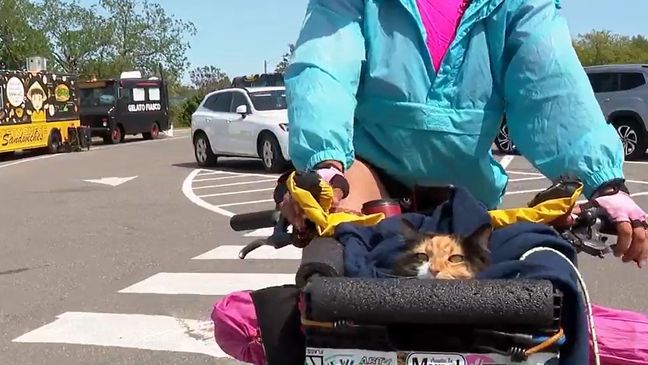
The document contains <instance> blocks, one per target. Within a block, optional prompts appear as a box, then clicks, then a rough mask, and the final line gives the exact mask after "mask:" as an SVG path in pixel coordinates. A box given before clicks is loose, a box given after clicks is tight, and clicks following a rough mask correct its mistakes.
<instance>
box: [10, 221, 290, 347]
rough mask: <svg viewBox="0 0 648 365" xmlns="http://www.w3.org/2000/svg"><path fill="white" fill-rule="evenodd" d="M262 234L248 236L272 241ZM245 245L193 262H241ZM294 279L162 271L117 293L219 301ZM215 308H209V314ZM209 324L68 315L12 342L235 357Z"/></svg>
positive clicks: (283, 255) (268, 256) (262, 251)
mask: <svg viewBox="0 0 648 365" xmlns="http://www.w3.org/2000/svg"><path fill="white" fill-rule="evenodd" d="M269 233H271V231H270V230H265V229H264V230H257V231H252V232H250V233H248V234H247V236H255V237H259V236H267V234H269ZM241 248H243V245H224V246H218V247H216V248H214V249H213V250H210V251H207V252H205V253H203V254H201V255H198V256H196V257H194V258H188V260H192V259H193V260H214V261H218V260H238V252H239V250H240V249H241ZM300 254H301V250H300V249H298V248H295V247H292V246H291V247H286V248H284V249H281V250H274V249H272V248H270V247H265V246H264V247H261V248H259V249H257V250H255V251H253V252H252V253H251V254H250V255H249V256H248V258H246V260H248V259H249V260H278V259H279V260H298V259H299V258H300ZM294 280H295V275H294V274H277V273H262V272H261V273H212V272H206V273H169V272H160V273H157V274H154V275H152V276H150V277H148V278H146V279H144V280H142V281H139V282H137V283H134V284H132V285H131V286H128V287H126V288H124V289H122V290H119V291H118V293H121V294H124V295H126V294H128V295H138V294H155V295H202V296H214V297H215V298H217V297H220V296H223V295H226V294H228V293H231V292H233V291H238V290H254V289H260V288H265V287H269V286H275V285H283V284H292V283H294ZM209 310H210V309H209V308H206V311H205V312H206V313H209V312H208V311H209ZM213 331H214V328H213V323H212V321H211V320H210V319H209V317H206V318H200V319H196V318H194V319H187V318H177V317H173V316H162V315H154V314H145V313H141V314H133V313H98V312H65V313H61V314H59V315H58V316H56V319H55V320H54V321H52V322H50V323H48V324H45V325H44V326H42V327H39V328H36V329H33V330H32V331H30V332H27V333H25V334H23V335H21V336H19V337H17V338H15V339H14V340H13V342H16V343H32V344H34V343H42V344H74V345H87V346H102V347H115V348H127V349H138V350H151V351H165V352H181V353H194V354H202V355H208V356H212V357H214V358H231V357H230V356H228V355H227V354H226V353H224V352H223V351H222V350H221V349H220V348H219V346H218V345H217V344H216V342H215V340H214V332H213Z"/></svg>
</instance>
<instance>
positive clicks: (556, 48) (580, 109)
mask: <svg viewBox="0 0 648 365" xmlns="http://www.w3.org/2000/svg"><path fill="white" fill-rule="evenodd" d="M509 6H510V8H509V10H508V13H507V22H508V26H507V38H506V44H505V51H504V57H505V59H508V60H509V61H508V62H507V63H506V65H505V67H506V69H505V70H504V83H503V85H504V95H505V99H506V100H505V102H506V111H505V112H506V119H507V126H508V128H509V133H510V136H511V138H512V140H513V141H514V142H515V144H516V145H517V147H518V148H519V150H520V152H521V153H522V154H523V155H524V156H525V157H526V158H527V159H528V160H529V161H530V162H531V163H532V164H533V165H534V166H535V167H536V168H537V169H538V170H539V171H540V172H541V173H542V174H544V175H545V176H547V177H548V178H549V179H552V180H555V179H557V178H559V177H560V176H575V177H578V178H580V179H581V180H582V181H583V183H584V185H585V186H584V194H585V195H586V196H587V197H588V198H589V197H590V196H591V194H592V192H593V191H594V190H595V189H596V188H597V187H599V186H600V185H601V184H602V183H604V182H607V181H610V180H613V179H618V178H623V159H624V156H623V146H622V144H621V141H620V138H619V137H618V134H617V133H616V131H615V129H614V127H612V126H611V125H609V124H607V122H606V120H605V117H604V116H603V113H602V111H601V107H600V106H599V104H598V102H597V100H596V97H595V96H594V92H593V91H592V87H591V84H590V83H589V80H588V78H587V75H586V73H585V71H584V69H583V67H582V65H581V63H580V61H579V59H578V57H577V55H576V52H575V50H574V48H573V46H572V43H571V38H570V33H569V29H568V27H567V23H566V21H565V19H564V18H563V17H562V16H561V15H560V14H559V13H558V9H559V4H558V1H556V0H513V1H511V2H509Z"/></svg>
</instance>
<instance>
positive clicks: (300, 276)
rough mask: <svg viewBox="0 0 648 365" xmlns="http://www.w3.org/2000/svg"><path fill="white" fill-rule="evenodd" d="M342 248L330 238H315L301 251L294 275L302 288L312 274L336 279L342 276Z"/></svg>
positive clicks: (298, 285)
mask: <svg viewBox="0 0 648 365" xmlns="http://www.w3.org/2000/svg"><path fill="white" fill-rule="evenodd" d="M343 255H344V248H343V246H342V245H341V244H340V243H339V242H338V241H336V240H334V239H332V238H315V239H314V240H312V241H311V242H310V243H309V244H308V245H307V246H306V247H304V248H303V250H302V259H301V265H300V266H299V269H298V270H297V274H296V275H295V283H296V284H297V287H299V288H302V287H304V286H305V285H306V283H307V281H308V280H309V279H310V278H311V276H313V275H314V274H317V275H320V276H330V277H337V276H343V275H344V257H343Z"/></svg>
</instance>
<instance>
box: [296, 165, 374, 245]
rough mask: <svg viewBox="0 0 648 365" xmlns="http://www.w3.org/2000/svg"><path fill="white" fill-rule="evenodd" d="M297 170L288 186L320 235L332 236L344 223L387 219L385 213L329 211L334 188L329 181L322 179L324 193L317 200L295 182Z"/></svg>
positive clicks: (370, 223)
mask: <svg viewBox="0 0 648 365" xmlns="http://www.w3.org/2000/svg"><path fill="white" fill-rule="evenodd" d="M294 177H295V172H293V173H292V174H290V176H289V177H288V179H287V180H286V187H287V188H288V191H289V192H290V195H291V196H292V198H293V199H295V201H296V202H297V204H299V206H300V207H301V208H302V209H303V210H304V214H305V215H306V217H307V218H308V219H309V220H311V221H312V222H313V223H315V226H316V227H317V235H318V236H332V235H333V232H334V231H335V227H337V225H339V224H342V223H355V224H360V225H363V226H373V225H376V224H378V222H380V221H382V220H383V219H385V215H384V214H383V213H376V214H369V215H355V214H351V213H345V212H338V213H329V210H330V209H331V204H332V202H333V188H332V187H331V185H330V184H329V183H327V182H326V181H324V180H321V179H320V187H321V188H322V193H321V195H320V199H319V201H317V200H316V199H315V198H314V197H313V196H312V195H311V193H310V192H308V191H307V190H304V189H302V188H300V187H298V186H297V184H296V183H295V179H294Z"/></svg>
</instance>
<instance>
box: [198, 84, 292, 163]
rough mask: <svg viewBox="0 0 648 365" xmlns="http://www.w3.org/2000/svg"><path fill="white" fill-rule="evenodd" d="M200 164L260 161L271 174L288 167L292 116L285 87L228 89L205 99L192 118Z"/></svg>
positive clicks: (213, 93)
mask: <svg viewBox="0 0 648 365" xmlns="http://www.w3.org/2000/svg"><path fill="white" fill-rule="evenodd" d="M191 135H192V137H193V138H192V140H193V145H194V154H195V156H196V161H197V162H198V165H200V166H213V165H215V164H216V161H217V159H218V157H219V156H222V157H257V158H260V159H261V161H263V166H264V168H265V170H266V171H268V172H282V171H283V170H285V168H286V167H287V166H288V162H289V161H290V157H289V155H288V112H287V107H286V91H285V88H284V87H283V86H274V87H252V88H228V89H223V90H218V91H214V92H211V93H209V94H207V95H205V97H204V98H203V100H202V102H201V103H200V105H199V106H198V109H196V111H195V112H194V113H193V115H192V116H191Z"/></svg>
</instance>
